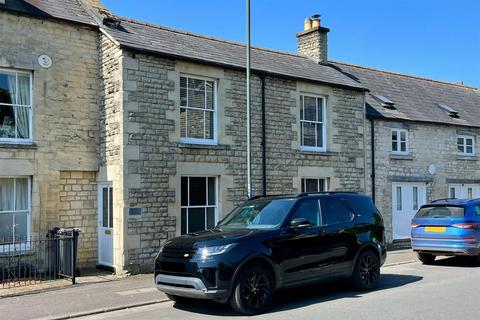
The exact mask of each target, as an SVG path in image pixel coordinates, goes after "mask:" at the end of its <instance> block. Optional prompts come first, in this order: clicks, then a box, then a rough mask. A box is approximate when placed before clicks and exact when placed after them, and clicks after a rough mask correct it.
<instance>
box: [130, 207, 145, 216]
mask: <svg viewBox="0 0 480 320" xmlns="http://www.w3.org/2000/svg"><path fill="white" fill-rule="evenodd" d="M128 214H129V215H131V216H140V215H142V208H130V209H128Z"/></svg>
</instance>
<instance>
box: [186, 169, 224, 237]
mask: <svg viewBox="0 0 480 320" xmlns="http://www.w3.org/2000/svg"><path fill="white" fill-rule="evenodd" d="M182 178H188V180H187V181H188V182H187V183H188V185H187V197H188V199H187V203H188V204H189V203H190V178H205V179H206V180H207V183H206V189H207V190H206V197H207V199H206V200H207V201H206V204H207V205H205V206H190V205H186V206H183V205H181V203H182V191H181V190H182ZM208 178H214V179H215V205H209V204H208ZM218 183H219V178H218V176H214V175H192V174H189V175H183V176H181V177H180V224H181V223H182V221H181V218H182V217H181V211H182V209H187V213H186V215H185V234H188V233H189V230H188V209H203V208H205V227H207V225H208V224H207V208H214V209H215V214H214V217H215V218H214V219H215V221H214V226H216V225H217V223H218V221H219V214H218V211H219V210H218V204H219V199H218V196H219V188H218ZM181 229H182V226H181V225H180V230H181Z"/></svg>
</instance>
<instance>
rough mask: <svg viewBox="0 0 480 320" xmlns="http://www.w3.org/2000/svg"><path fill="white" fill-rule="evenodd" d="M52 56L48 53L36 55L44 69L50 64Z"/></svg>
mask: <svg viewBox="0 0 480 320" xmlns="http://www.w3.org/2000/svg"><path fill="white" fill-rule="evenodd" d="M52 63H53V62H52V58H50V56H49V55H46V54H42V55H40V56H39V57H38V64H39V65H40V67H42V68H44V69H48V68H50V67H51V66H52Z"/></svg>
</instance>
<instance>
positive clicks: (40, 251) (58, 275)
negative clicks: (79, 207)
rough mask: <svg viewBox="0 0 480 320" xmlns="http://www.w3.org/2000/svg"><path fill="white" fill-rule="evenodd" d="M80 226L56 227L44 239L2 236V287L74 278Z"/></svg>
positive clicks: (73, 279) (0, 268) (0, 255)
mask: <svg viewBox="0 0 480 320" xmlns="http://www.w3.org/2000/svg"><path fill="white" fill-rule="evenodd" d="M78 235H79V230H78V229H59V228H56V229H53V230H50V231H49V232H48V234H47V236H46V237H45V238H42V239H32V238H29V239H0V289H9V288H14V287H21V286H28V285H33V284H38V283H42V282H45V281H52V280H58V279H71V281H72V283H73V284H75V276H76V272H77V265H76V260H77V245H78Z"/></svg>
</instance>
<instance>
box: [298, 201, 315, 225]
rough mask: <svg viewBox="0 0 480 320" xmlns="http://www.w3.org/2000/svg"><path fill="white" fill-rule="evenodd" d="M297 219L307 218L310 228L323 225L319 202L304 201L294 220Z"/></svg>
mask: <svg viewBox="0 0 480 320" xmlns="http://www.w3.org/2000/svg"><path fill="white" fill-rule="evenodd" d="M296 218H305V219H307V220H308V221H310V226H312V227H318V226H319V225H320V224H321V221H320V206H319V205H318V200H317V199H309V200H304V201H302V202H301V203H300V205H299V206H298V208H297V210H296V211H295V214H294V215H293V218H292V220H293V219H296Z"/></svg>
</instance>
